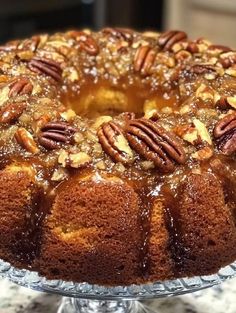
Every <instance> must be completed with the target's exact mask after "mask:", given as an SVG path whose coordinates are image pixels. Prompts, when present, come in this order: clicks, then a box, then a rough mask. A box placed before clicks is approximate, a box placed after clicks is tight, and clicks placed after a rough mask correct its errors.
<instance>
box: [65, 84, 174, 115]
mask: <svg viewBox="0 0 236 313" xmlns="http://www.w3.org/2000/svg"><path fill="white" fill-rule="evenodd" d="M66 105H67V106H68V107H69V108H71V109H73V110H74V111H75V112H76V114H78V115H80V116H83V117H87V118H91V119H92V118H96V117H99V116H102V115H109V116H112V117H114V116H116V115H119V114H121V113H123V112H134V113H135V114H136V117H141V116H144V115H146V114H147V112H149V111H153V110H157V111H159V110H161V109H162V108H163V107H167V106H173V99H165V98H163V95H161V94H159V93H157V92H156V93H155V94H154V93H151V92H150V91H149V90H148V89H147V88H146V89H141V88H137V87H134V86H129V87H128V88H115V87H110V86H104V85H100V86H97V85H88V86H84V87H83V88H81V90H80V92H79V94H78V95H73V96H70V98H69V99H68V98H67V101H66Z"/></svg>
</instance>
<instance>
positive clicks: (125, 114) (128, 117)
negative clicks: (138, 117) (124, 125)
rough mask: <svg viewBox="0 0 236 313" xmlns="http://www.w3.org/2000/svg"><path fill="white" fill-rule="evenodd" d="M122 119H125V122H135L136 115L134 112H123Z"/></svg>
mask: <svg viewBox="0 0 236 313" xmlns="http://www.w3.org/2000/svg"><path fill="white" fill-rule="evenodd" d="M120 117H121V118H123V119H124V120H125V121H129V120H134V119H135V113H134V112H123V113H121V114H120Z"/></svg>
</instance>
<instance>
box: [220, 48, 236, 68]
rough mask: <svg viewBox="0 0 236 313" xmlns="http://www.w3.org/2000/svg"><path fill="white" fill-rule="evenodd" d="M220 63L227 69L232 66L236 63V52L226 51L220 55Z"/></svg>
mask: <svg viewBox="0 0 236 313" xmlns="http://www.w3.org/2000/svg"><path fill="white" fill-rule="evenodd" d="M219 63H220V64H221V65H222V66H223V68H225V69H227V68H229V67H230V66H232V65H234V64H236V52H235V51H232V52H225V53H222V54H221V55H220V58H219Z"/></svg>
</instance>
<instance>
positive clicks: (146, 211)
mask: <svg viewBox="0 0 236 313" xmlns="http://www.w3.org/2000/svg"><path fill="white" fill-rule="evenodd" d="M144 185H145V184H144ZM138 195H139V198H140V216H139V220H140V233H141V239H140V240H141V244H140V250H139V259H140V261H139V264H140V272H141V275H142V277H144V278H145V277H148V276H149V270H150V255H149V243H150V235H151V232H150V230H151V216H152V207H153V196H152V192H151V188H150V187H149V188H147V187H142V188H141V189H139V190H138Z"/></svg>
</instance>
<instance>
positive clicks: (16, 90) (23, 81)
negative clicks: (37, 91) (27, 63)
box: [8, 77, 33, 97]
mask: <svg viewBox="0 0 236 313" xmlns="http://www.w3.org/2000/svg"><path fill="white" fill-rule="evenodd" d="M32 90H33V85H32V84H31V82H30V81H29V79H28V78H25V77H21V78H19V79H16V80H15V81H13V83H12V84H11V85H10V90H9V93H8V96H9V97H15V96H18V95H20V96H21V95H30V94H31V93H32Z"/></svg>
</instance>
